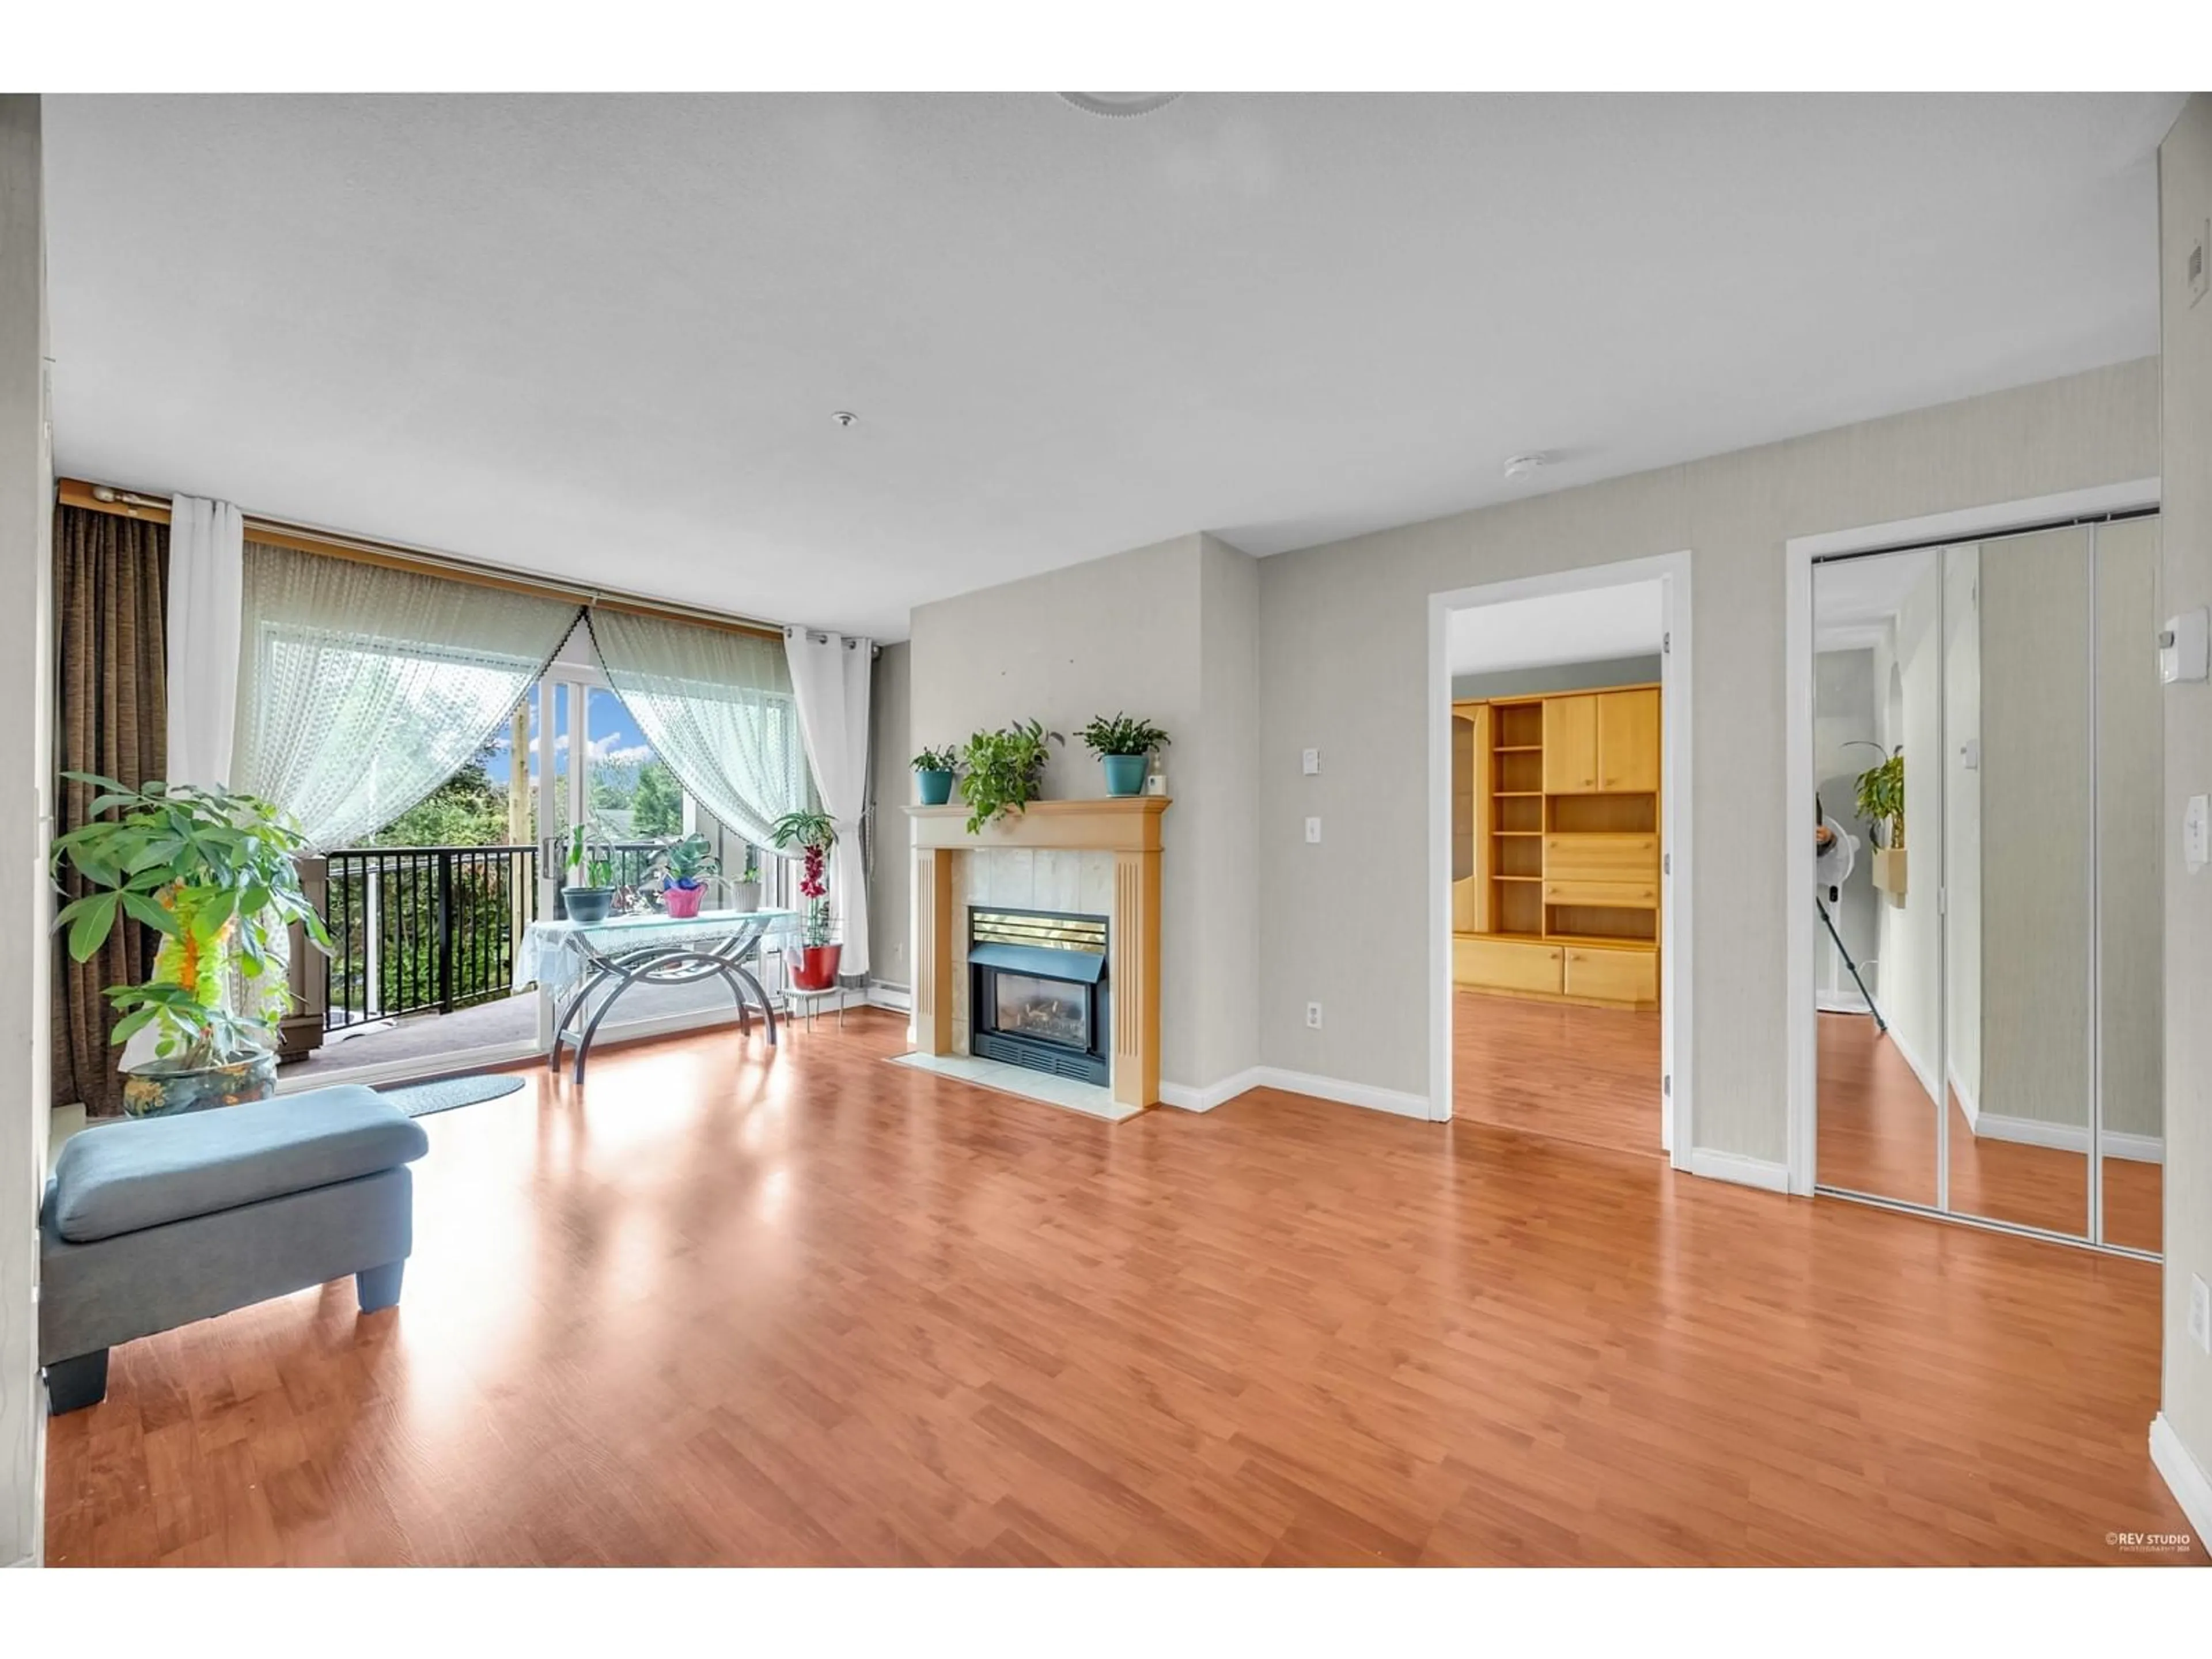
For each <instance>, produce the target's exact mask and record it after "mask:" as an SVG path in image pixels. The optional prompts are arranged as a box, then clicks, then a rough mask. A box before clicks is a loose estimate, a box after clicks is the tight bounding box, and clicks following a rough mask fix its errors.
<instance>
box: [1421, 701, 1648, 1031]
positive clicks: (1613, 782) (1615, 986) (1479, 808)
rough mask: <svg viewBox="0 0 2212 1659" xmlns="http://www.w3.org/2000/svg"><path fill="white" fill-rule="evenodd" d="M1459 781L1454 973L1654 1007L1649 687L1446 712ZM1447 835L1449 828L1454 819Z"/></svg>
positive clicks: (1491, 984)
mask: <svg viewBox="0 0 2212 1659" xmlns="http://www.w3.org/2000/svg"><path fill="white" fill-rule="evenodd" d="M1453 713H1454V714H1455V716H1456V717H1457V719H1456V720H1455V725H1454V737H1455V742H1458V743H1462V744H1465V745H1466V752H1465V753H1464V754H1463V755H1462V756H1461V757H1458V763H1459V765H1460V766H1461V767H1462V768H1463V769H1464V772H1463V775H1466V776H1468V778H1469V780H1470V782H1471V789H1470V792H1469V793H1471V795H1472V801H1471V809H1472V810H1471V811H1470V812H1469V813H1468V814H1467V815H1466V816H1467V817H1468V823H1466V825H1465V833H1466V834H1467V835H1468V842H1469V844H1468V848H1466V849H1465V851H1466V854H1467V856H1464V857H1462V858H1461V859H1460V860H1458V863H1457V867H1459V868H1462V869H1463V870H1464V871H1465V872H1466V873H1465V875H1464V876H1463V878H1462V879H1460V880H1458V881H1456V882H1455V884H1454V893H1453V929H1454V935H1455V937H1454V947H1453V960H1454V976H1455V979H1457V980H1458V981H1459V982H1460V983H1462V984H1465V985H1468V986H1472V987H1477V988H1480V989H1484V990H1493V991H1502V992H1505V993H1507V994H1512V995H1516V996H1538V997H1553V998H1558V999H1560V1000H1568V1001H1577V1002H1596V1003H1605V1004H1608V1005H1615V1006H1618V1005H1622V1004H1626V1005H1627V1006H1635V1007H1650V1006H1656V1004H1657V1001H1658V995H1659V973H1658V949H1659V902H1660V884H1659V874H1660V856H1661V848H1660V842H1659V825H1660V817H1659V789H1660V776H1661V772H1660V762H1661V755H1660V748H1659V744H1660V702H1659V688H1658V687H1656V686H1650V685H1646V686H1626V687H1612V688H1607V689H1605V690H1591V691H1575V692H1565V693H1559V694H1547V695H1545V696H1531V697H1515V698H1496V699H1492V700H1489V701H1486V702H1462V703H1455V704H1454V705H1453ZM1458 827H1459V826H1458V824H1457V823H1456V822H1455V829H1457V828H1458Z"/></svg>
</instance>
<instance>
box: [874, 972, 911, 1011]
mask: <svg viewBox="0 0 2212 1659" xmlns="http://www.w3.org/2000/svg"><path fill="white" fill-rule="evenodd" d="M868 1006H870V1007H872V1008H888V1009H890V1011H891V1012H893V1013H898V1014H910V1013H912V1012H914V992H913V991H912V990H911V989H910V988H909V987H907V986H904V985H885V984H884V983H883V982H882V981H878V980H870V981H868Z"/></svg>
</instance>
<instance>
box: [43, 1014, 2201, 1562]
mask: <svg viewBox="0 0 2212 1659" xmlns="http://www.w3.org/2000/svg"><path fill="white" fill-rule="evenodd" d="M900 1046H901V1032H900V1026H899V1024H898V1022H897V1021H896V1020H895V1019H893V1018H890V1017H888V1016H884V1015H879V1014H866V1015H863V1014H855V1015H853V1016H851V1017H848V1023H847V1027H846V1029H845V1030H844V1031H843V1032H842V1033H840V1032H838V1031H837V1030H836V1027H835V1026H834V1025H831V1024H826V1023H825V1024H823V1025H821V1026H820V1027H818V1028H817V1030H814V1031H811V1032H808V1031H796V1032H793V1033H792V1034H791V1035H790V1036H789V1037H788V1038H787V1041H786V1043H785V1046H784V1048H783V1050H782V1052H781V1054H778V1055H776V1056H775V1058H773V1059H772V1060H771V1059H770V1058H769V1057H768V1055H767V1054H765V1053H764V1052H763V1048H761V1046H760V1044H759V1040H758V1038H757V1036H756V1037H754V1038H753V1039H751V1040H750V1042H748V1041H747V1040H745V1039H743V1038H740V1037H739V1036H737V1035H736V1034H735V1033H734V1032H719V1033H715V1034H713V1035H710V1036H703V1037H696V1038H687V1039H682V1040H671V1041H667V1042H659V1043H653V1044H644V1045H639V1046H636V1047H634V1048H624V1049H617V1050H610V1051H607V1052H605V1053H603V1054H599V1055H595V1056H594V1058H593V1060H592V1072H591V1079H590V1082H589V1084H588V1085H586V1088H585V1089H584V1090H582V1091H577V1090H574V1089H573V1088H572V1087H570V1086H569V1085H566V1084H564V1083H557V1082H549V1081H548V1080H546V1079H544V1074H543V1073H532V1083H531V1086H530V1088H529V1089H528V1090H527V1091H525V1092H523V1093H521V1094H519V1095H514V1096H511V1097H507V1099H504V1100H500V1101H494V1102H489V1103H485V1104H482V1105H477V1106H471V1107H468V1108H465V1109H461V1110H459V1111H454V1112H448V1113H446V1114H443V1115H440V1116H436V1117H433V1118H429V1119H427V1120H425V1127H426V1128H427V1129H428V1133H429V1137H430V1142H431V1152H430V1155H429V1157H428V1158H427V1159H426V1160H424V1161H423V1162H422V1164H418V1165H416V1170H417V1206H416V1214H417V1228H416V1233H417V1237H416V1254H415V1256H414V1259H413V1261H412V1262H411V1263H410V1267H409V1271H408V1279H407V1286H406V1298H405V1300H404V1303H403V1304H401V1306H400V1307H399V1308H398V1309H397V1310H392V1311H388V1312H386V1313H383V1314H379V1315H375V1316H368V1317H363V1316H360V1315H358V1314H357V1312H356V1307H355V1303H354V1295H353V1291H352V1288H351V1286H350V1285H349V1284H342V1285H333V1286H331V1287H328V1288H326V1289H324V1290H320V1291H308V1292H304V1293H302V1294H301V1295H299V1296H295V1297H289V1298H287V1299H285V1300H283V1301H280V1302H276V1303H272V1304H266V1305H264V1306H262V1307H258V1308H254V1309H250V1310H246V1311H243V1312H241V1313H238V1314H234V1315H231V1316H228V1317H226V1318H223V1319H220V1320H216V1321H212V1322H207V1323H203V1324H200V1325H196V1326H193V1327H191V1328H188V1329H185V1330H182V1331H178V1332H173V1333H171V1334H167V1335H164V1336H161V1337H158V1338H155V1339H153V1340H149V1341H145V1342H140V1343H134V1344H131V1345H130V1346H126V1347H125V1348H123V1349H120V1350H118V1352H117V1353H116V1356H115V1360H114V1366H113V1372H112V1393H111V1395H110V1397H109V1399H108V1401H106V1403H105V1404H103V1405H101V1406H100V1407H96V1408H94V1409H93V1410H90V1411H87V1412H82V1413H76V1414H73V1415H71V1416H68V1417H64V1418H59V1419H55V1420H54V1421H53V1423H52V1435H51V1439H50V1452H49V1465H48V1489H47V1504H48V1533H47V1555H48V1559H49V1560H51V1561H52V1562H56V1563H63V1564H80V1563H82V1564H96V1563H138V1562H238V1563H246V1562H331V1563H344V1562H352V1563H369V1562H399V1563H406V1562H453V1563H520V1562H551V1563H592V1562H678V1563H680V1562H945V1563H955V1562H971V1563H992V1562H995V1563H1016V1562H1213V1563H1243V1562H1279V1563H1293V1562H1341V1563H1416V1562H1470V1563H1480V1562H1653V1563H1696V1562H1789V1561H1803V1562H1920V1561H1927V1562H2030V1561H2051V1562H2112V1561H2141V1560H2163V1559H2184V1558H2182V1557H2181V1556H2179V1555H2165V1554H2153V1555H2148V1556H2146V1555H2140V1554H2130V1553H2121V1552H2120V1551H2118V1550H2116V1549H2115V1548H2114V1547H2112V1545H2109V1544H2107V1542H2106V1537H2107V1535H2108V1534H2112V1533H2113V1532H2115V1531H2138V1532H2160V1533H2162V1532H2172V1531H2175V1530H2179V1529H2181V1528H2183V1527H2184V1526H2185V1522H2184V1521H2183V1518H2182V1516H2181V1515H2180V1513H2179V1510H2178V1509H2177V1508H2176V1506H2175V1505H2174V1504H2173V1503H2172V1500H2171V1499H2170V1498H2169V1497H2168V1496H2167V1495H2166V1491H2165V1488H2164V1487H2163V1486H2162V1485H2161V1484H2160V1480H2159V1479H2158V1477H2157V1475H2156V1474H2154V1472H2153V1471H2152V1469H2151V1467H2150V1464H2149V1462H2148V1457H2147V1455H2146V1450H2145V1443H2144V1441H2145V1431H2146V1429H2147V1426H2148V1423H2149V1421H2150V1419H2151V1415H2152V1413H2153V1411H2154V1408H2155V1406H2156V1404H2157V1393H2158V1353H2157V1334H2158V1311H2157V1300H2158V1274H2157V1270H2156V1269H2155V1268H2154V1267H2150V1266H2148V1265H2146V1264H2143V1263H2140V1262H2135V1261H2124V1260H2118V1259H2112V1258H2104V1257H2099V1256H2096V1255H2090V1254H2088V1253H2086V1252H2081V1251H2074V1250H2069V1249H2063V1248H2060V1247H2057V1246H2051V1245H2043V1244H2038V1243H2032V1242H2027V1241H2022V1240H2018V1239H2013V1238H2007V1237H1997V1236H1991V1235H1987V1234H1982V1233H1977V1232H1974V1231H1970V1230H1966V1229H1960V1228H1954V1227H1947V1226H1943V1225H1937V1224H1932V1223H1927V1222H1922V1221H1917V1220H1914V1219H1911V1218H1901V1217H1898V1216H1893V1215H1888V1214H1884V1213H1881V1212H1875V1211H1869V1210H1865V1209H1862V1208H1857V1207H1855V1206H1850V1205H1845V1204H1838V1203H1826V1202H1822V1203H1811V1202H1804V1201H1798V1200H1787V1199H1782V1198H1778V1197H1775V1196H1773V1195H1771V1194H1764V1193H1758V1192H1753V1191H1750V1190H1748V1189H1745V1188H1735V1187H1729V1186H1725V1185H1721V1184H1718V1183H1715V1182H1704V1181H1699V1180H1697V1179H1694V1178H1692V1177H1689V1176H1678V1175H1675V1174H1674V1173H1673V1172H1672V1171H1671V1170H1669V1169H1668V1167H1667V1165H1666V1164H1665V1163H1664V1162H1662V1161H1661V1160H1658V1159H1655V1158H1647V1157H1639V1156H1627V1155H1623V1154H1620V1153H1616V1152H1605V1151H1601V1150H1595V1149H1592V1148H1589V1147H1585V1146H1577V1145H1575V1144H1572V1143H1570V1142H1566V1141H1562V1140H1556V1139H1541V1138H1538V1137H1534V1136H1529V1135H1522V1134H1517V1133H1506V1132H1502V1131H1500V1130H1498V1129H1496V1128H1494V1127H1488V1126H1486V1125H1482V1124H1479V1123H1472V1122H1466V1121H1462V1122H1458V1123H1455V1124H1453V1125H1450V1126H1438V1125H1433V1124H1427V1123H1421V1122H1416V1121H1410V1120H1406V1119H1401V1118H1396V1117H1392V1116H1389V1115H1383V1114H1378V1113H1373V1112H1366V1111H1362V1110H1359V1109H1355V1108H1351V1107H1345V1106H1336V1105H1329V1104H1325V1103H1320V1102H1316V1101H1312V1100H1307V1099H1303V1098H1300V1097H1295V1096H1290V1095H1284V1094H1279V1093H1272V1092H1267V1091H1255V1092H1254V1093H1252V1094H1249V1095H1247V1096H1244V1097H1242V1098H1240V1099H1238V1100H1236V1101H1233V1102H1231V1103H1228V1104H1226V1105H1225V1106H1222V1107H1221V1108H1219V1109H1217V1110H1215V1111H1213V1112H1211V1113H1208V1114H1204V1115H1194V1114H1185V1113H1182V1112H1177V1111H1174V1110H1171V1109H1160V1110H1155V1111H1152V1112H1148V1113H1146V1114H1145V1115H1142V1116H1140V1117H1139V1118H1137V1119H1134V1120H1133V1121H1129V1122H1127V1123H1122V1124H1118V1125H1115V1124H1107V1123H1102V1122H1098V1121H1093V1120H1091V1119H1089V1118H1086V1117H1083V1116H1080V1115H1077V1114H1074V1113H1072V1112H1066V1111H1062V1110H1059V1109H1054V1108H1051V1107H1048V1106H1043V1105H1040V1104H1036V1103H1030V1102H1027V1101H1023V1100H1019V1099H1017V1098H1014V1097H1010V1096H1006V1095H1000V1094H994V1093H990V1092H987V1091H982V1090H978V1089H974V1088H970V1087H969V1086H966V1085H962V1084H958V1083H956V1082H953V1081H951V1080H949V1079H941V1078H937V1077H933V1076H931V1075H929V1074H927V1073H920V1072H915V1071H913V1070H910V1069H908V1068H904V1067H898V1066H888V1065H884V1064H883V1063H882V1059H883V1057H884V1056H885V1055H888V1054H891V1053H893V1052H895V1051H896V1049H897V1048H899V1047H900ZM2191 1557H2193V1559H2203V1558H2202V1556H2201V1553H2197V1552H2194V1551H2192V1552H2191Z"/></svg>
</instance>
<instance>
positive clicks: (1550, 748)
mask: <svg viewBox="0 0 2212 1659" xmlns="http://www.w3.org/2000/svg"><path fill="white" fill-rule="evenodd" d="M1597 705H1598V699H1597V698H1595V697H1594V696H1576V697H1547V698H1545V699H1544V793H1546V794H1547V795H1587V794H1592V793H1595V792H1596V789H1597V787H1598V782H1597V756H1598V743H1597Z"/></svg>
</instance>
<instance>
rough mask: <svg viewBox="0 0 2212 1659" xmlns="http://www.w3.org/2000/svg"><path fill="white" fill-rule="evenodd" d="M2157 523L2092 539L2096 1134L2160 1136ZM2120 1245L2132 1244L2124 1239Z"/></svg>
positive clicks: (2162, 771) (2161, 780)
mask: <svg viewBox="0 0 2212 1659" xmlns="http://www.w3.org/2000/svg"><path fill="white" fill-rule="evenodd" d="M2164 537H2165V526H2164V521H2163V520H2159V519H2136V520H2130V522H2128V523H2125V524H2114V525H2103V526H2099V528H2098V531H2097V630H2098V631H2097V814H2098V816H2097V858H2098V866H2097V904H2098V925H2099V927H2100V931H2101V935H2102V937H2101V939H2100V942H2099V947H2098V950H2099V955H2098V976H2099V987H2100V993H2101V996H2100V1002H2099V1018H2100V1019H2101V1020H2102V1021H2103V1030H2102V1033H2101V1035H2100V1039H2099V1042H2098V1049H2097V1055H2098V1059H2099V1060H2100V1062H2101V1063H2102V1066H2103V1071H2104V1077H2103V1079H2102V1085H2103V1093H2102V1094H2101V1096H2100V1099H2101V1100H2102V1102H2103V1103H2104V1113H2105V1117H2104V1127H2106V1129H2108V1130H2112V1131H2114V1132H2116V1133H2121V1134H2132V1135H2142V1136H2146V1137H2148V1138H2150V1139H2158V1138H2159V1137H2160V1136H2161V1135H2163V1134H2164V1133H2165V1127H2164V1119H2165V1092H2166V1066H2165V1036H2164V1030H2163V1028H2164V1025H2165V1023H2166V996H2165V984H2164V981H2165V976H2166V883H2165V878H2164V876H2163V873H2162V872H2161V869H2160V848H2161V846H2162V844H2163V842H2165V839H2166V814H2165V807H2166V793H2165V776H2166V741H2165V739H2166V731H2165V710H2164V708H2163V707H2162V703H2163V691H2164V688H2162V687H2161V686H2160V684H2159V680H2158V659H2157V658H2156V657H2154V655H2153V654H2152V653H2151V650H2150V647H2148V645H2147V644H2146V643H2145V641H2148V640H2154V639H2155V638H2157V637H2158V629H2159V628H2160V624H2161V623H2162V622H2163V621H2164V619H2165V617H2166V606H2165V605H2164V604H2163V603H2162V601H2163V600H2164V599H2165V597H2166V595H2165V593H2164V592H2163V590H2162V589H2161V588H2160V585H2159V560H2160V555H2159V544H2160V542H2161V541H2162V540H2163V539H2164ZM2120 1242H2121V1243H2131V1242H2133V1241H2130V1240H2127V1239H2123V1240H2121V1241H2120Z"/></svg>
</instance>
